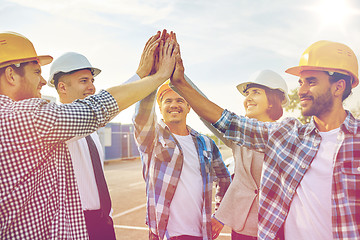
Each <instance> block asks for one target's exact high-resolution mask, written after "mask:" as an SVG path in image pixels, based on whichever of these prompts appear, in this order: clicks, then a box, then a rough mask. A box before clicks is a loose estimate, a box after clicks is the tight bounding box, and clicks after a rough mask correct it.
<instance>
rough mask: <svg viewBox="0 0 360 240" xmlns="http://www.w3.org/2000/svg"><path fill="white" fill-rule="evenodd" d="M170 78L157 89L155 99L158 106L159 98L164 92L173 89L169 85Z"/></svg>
mask: <svg viewBox="0 0 360 240" xmlns="http://www.w3.org/2000/svg"><path fill="white" fill-rule="evenodd" d="M169 83H170V80H167V81H166V82H165V83H164V84H163V85H161V86H160V88H159V90H158V91H157V94H156V101H157V103H158V104H159V106H160V103H161V99H162V97H163V96H164V94H165V93H167V92H168V91H173V90H172V89H171V88H170V86H169Z"/></svg>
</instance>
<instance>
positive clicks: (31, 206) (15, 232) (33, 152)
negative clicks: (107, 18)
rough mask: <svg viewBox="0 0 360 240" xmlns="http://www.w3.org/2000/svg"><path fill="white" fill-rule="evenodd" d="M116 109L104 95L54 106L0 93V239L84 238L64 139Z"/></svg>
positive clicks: (92, 128) (104, 120) (86, 131)
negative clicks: (14, 99) (20, 99)
mask: <svg viewBox="0 0 360 240" xmlns="http://www.w3.org/2000/svg"><path fill="white" fill-rule="evenodd" d="M118 111H119V110H118V106H117V103H116V101H115V100H114V98H113V97H112V96H111V95H110V94H109V93H108V92H106V91H102V92H100V93H99V94H97V95H94V96H90V97H88V98H87V99H86V100H78V101H76V102H74V103H72V104H63V105H60V106H58V105H56V104H54V103H47V102H46V101H45V100H43V99H39V98H33V99H27V100H23V101H13V100H11V99H10V98H8V97H7V96H4V95H0V126H1V130H0V239H32V240H33V239H88V235H87V230H86V225H85V219H84V216H83V211H82V208H81V202H80V197H79V193H78V189H77V184H76V180H75V175H74V171H73V167H72V163H71V158H70V154H69V151H68V149H67V147H66V144H65V141H66V140H68V139H70V138H72V137H74V136H76V135H85V134H89V133H91V132H93V131H95V130H96V129H97V128H99V127H101V126H104V125H105V124H106V123H107V122H109V121H110V119H111V118H112V117H114V116H115V114H117V113H118Z"/></svg>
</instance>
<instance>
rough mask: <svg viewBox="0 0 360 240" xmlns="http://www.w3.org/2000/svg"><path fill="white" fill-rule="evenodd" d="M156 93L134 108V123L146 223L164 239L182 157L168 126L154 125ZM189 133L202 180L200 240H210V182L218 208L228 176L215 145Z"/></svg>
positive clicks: (208, 139) (196, 134)
mask: <svg viewBox="0 0 360 240" xmlns="http://www.w3.org/2000/svg"><path fill="white" fill-rule="evenodd" d="M155 93H156V92H153V93H152V94H150V95H149V96H148V97H146V98H144V99H143V100H141V101H140V102H138V103H137V104H136V110H135V115H134V118H133V121H134V125H135V138H136V142H137V144H138V148H139V151H140V155H141V161H142V164H143V177H144V179H145V181H146V194H147V218H146V222H147V224H148V225H149V228H150V229H151V231H152V232H153V233H154V234H156V235H158V236H159V238H160V239H163V238H164V236H165V234H166V228H167V223H168V219H169V207H170V204H171V200H172V198H173V196H174V193H175V191H176V186H177V184H178V182H179V178H180V174H181V170H182V165H183V154H182V150H181V146H180V144H179V143H178V142H177V140H176V138H175V137H174V136H173V134H172V133H171V132H170V129H169V128H168V127H167V125H166V124H165V123H164V122H163V121H160V122H159V123H158V122H157V121H156V114H155ZM188 129H189V130H190V135H191V136H192V138H193V140H194V143H195V146H196V149H197V151H198V155H199V159H200V169H201V176H202V179H203V196H204V198H203V209H202V219H203V222H202V233H203V239H204V240H211V208H212V207H211V204H212V188H213V180H214V179H215V178H216V179H217V181H218V187H217V191H216V195H215V201H216V207H218V206H219V204H220V201H221V199H222V198H223V196H224V194H225V191H226V190H227V188H228V186H229V185H230V181H231V180H230V174H229V172H228V170H227V168H226V166H225V164H224V162H223V160H222V158H221V154H220V151H219V149H218V147H217V146H216V145H215V143H214V141H213V140H211V139H210V138H208V137H206V136H204V135H201V134H199V133H198V132H196V131H195V130H193V129H191V128H190V127H188Z"/></svg>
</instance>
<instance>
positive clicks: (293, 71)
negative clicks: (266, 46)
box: [285, 66, 359, 88]
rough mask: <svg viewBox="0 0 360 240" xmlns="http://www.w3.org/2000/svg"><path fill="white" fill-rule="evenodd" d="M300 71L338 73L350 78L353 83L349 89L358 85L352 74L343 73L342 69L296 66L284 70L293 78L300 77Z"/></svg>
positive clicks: (356, 78)
mask: <svg viewBox="0 0 360 240" xmlns="http://www.w3.org/2000/svg"><path fill="white" fill-rule="evenodd" d="M302 71H334V72H338V73H341V74H344V75H349V76H351V77H352V79H353V81H352V83H351V87H352V88H354V87H356V86H357V85H358V84H359V78H358V77H356V76H355V75H354V74H352V73H351V72H348V71H344V70H342V69H336V68H325V67H316V66H296V67H291V68H288V69H286V70H285V72H286V73H289V74H291V75H294V76H298V77H299V76H300V74H301V72H302Z"/></svg>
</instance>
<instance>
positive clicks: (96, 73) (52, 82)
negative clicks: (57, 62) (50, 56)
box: [48, 67, 101, 87]
mask: <svg viewBox="0 0 360 240" xmlns="http://www.w3.org/2000/svg"><path fill="white" fill-rule="evenodd" d="M82 69H88V68H79V69H73V70H71V71H76V70H82ZM90 69H91V72H92V73H93V76H94V77H96V76H97V75H99V73H100V72H101V70H100V69H98V68H94V67H90ZM59 72H61V71H57V72H54V74H53V75H51V78H50V79H49V81H48V86H50V87H55V85H54V76H55V75H56V74H57V73H59Z"/></svg>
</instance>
